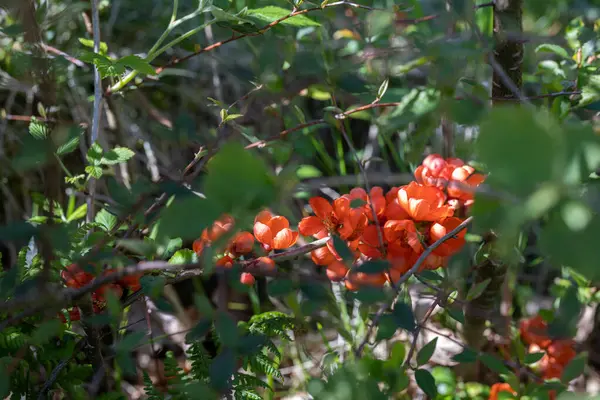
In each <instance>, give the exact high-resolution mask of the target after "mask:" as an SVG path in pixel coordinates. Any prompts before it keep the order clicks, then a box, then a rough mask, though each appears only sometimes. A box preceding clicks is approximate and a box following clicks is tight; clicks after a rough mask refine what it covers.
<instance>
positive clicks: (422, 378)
mask: <svg viewBox="0 0 600 400" xmlns="http://www.w3.org/2000/svg"><path fill="white" fill-rule="evenodd" d="M415 379H416V381H417V385H419V387H420V388H421V390H423V392H425V394H426V395H427V396H429V397H430V398H435V397H436V396H437V386H436V384H435V379H434V378H433V375H431V372H429V371H427V370H426V369H418V370H416V371H415Z"/></svg>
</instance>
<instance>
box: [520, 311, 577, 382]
mask: <svg viewBox="0 0 600 400" xmlns="http://www.w3.org/2000/svg"><path fill="white" fill-rule="evenodd" d="M547 329H548V326H547V324H546V322H545V321H544V320H543V319H542V317H540V316H539V315H538V316H535V317H533V318H530V319H526V320H523V321H521V324H520V326H519V332H520V335H521V339H522V340H523V341H524V342H525V343H526V344H527V345H529V353H539V352H543V353H544V356H543V357H542V359H541V360H540V361H539V369H540V372H541V373H542V377H543V378H544V379H553V378H560V376H561V375H562V372H563V369H564V368H565V366H566V365H567V364H568V363H569V362H570V361H571V360H572V359H573V358H574V357H575V356H576V352H575V349H574V347H573V345H574V342H573V340H570V339H559V340H552V339H551V338H549V337H548V334H547Z"/></svg>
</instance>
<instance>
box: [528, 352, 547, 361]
mask: <svg viewBox="0 0 600 400" xmlns="http://www.w3.org/2000/svg"><path fill="white" fill-rule="evenodd" d="M544 354H545V353H544V352H539V353H529V354H525V358H524V359H523V362H524V363H525V364H535V363H536V362H538V361H540V360H541V359H542V357H544Z"/></svg>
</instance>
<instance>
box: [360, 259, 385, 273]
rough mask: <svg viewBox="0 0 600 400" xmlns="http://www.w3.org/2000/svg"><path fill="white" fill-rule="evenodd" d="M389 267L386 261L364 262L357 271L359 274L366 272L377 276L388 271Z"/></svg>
mask: <svg viewBox="0 0 600 400" xmlns="http://www.w3.org/2000/svg"><path fill="white" fill-rule="evenodd" d="M389 267H390V263H389V262H388V261H386V260H371V261H366V262H364V263H363V264H362V265H361V266H360V267H358V268H357V269H356V270H357V271H359V272H365V273H367V274H376V273H379V272H384V271H387V270H388V269H389Z"/></svg>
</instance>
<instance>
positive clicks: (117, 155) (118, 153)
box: [100, 147, 135, 165]
mask: <svg viewBox="0 0 600 400" xmlns="http://www.w3.org/2000/svg"><path fill="white" fill-rule="evenodd" d="M134 155H135V152H133V151H132V150H130V149H128V148H127V147H115V148H114V149H112V150H109V151H107V152H106V153H104V156H103V157H102V159H101V161H100V162H101V163H102V164H105V165H114V164H119V163H122V162H126V161H128V160H129V159H130V158H131V157H133V156H134Z"/></svg>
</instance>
